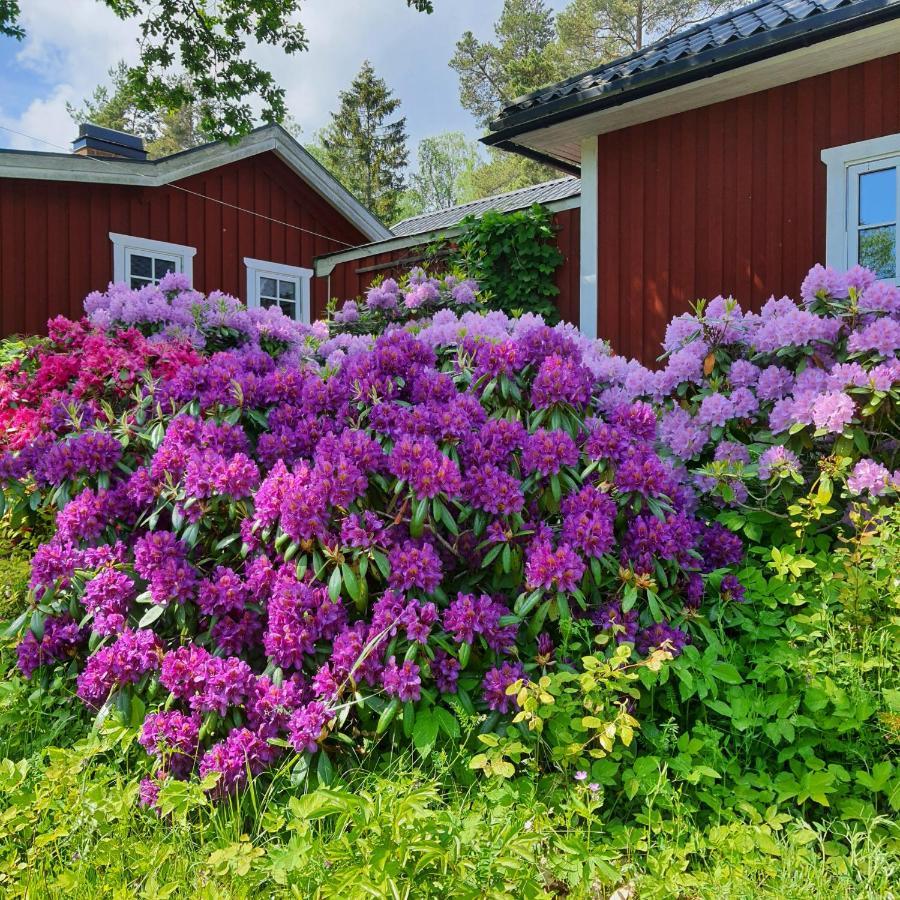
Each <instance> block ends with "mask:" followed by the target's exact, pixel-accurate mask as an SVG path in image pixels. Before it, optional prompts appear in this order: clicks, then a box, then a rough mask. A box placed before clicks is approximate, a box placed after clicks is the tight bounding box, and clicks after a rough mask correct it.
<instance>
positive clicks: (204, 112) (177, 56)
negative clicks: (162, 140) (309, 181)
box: [0, 0, 433, 138]
mask: <svg viewBox="0 0 900 900" xmlns="http://www.w3.org/2000/svg"><path fill="white" fill-rule="evenodd" d="M98 2H101V3H104V4H105V5H106V6H107V7H109V9H111V10H112V11H113V12H114V13H115V14H116V15H117V16H118V17H119V18H120V19H123V20H129V19H135V20H137V21H138V22H139V28H140V38H139V39H138V46H139V48H140V59H139V61H138V64H137V65H135V66H131V67H129V69H128V73H127V80H128V84H129V86H130V90H131V92H132V96H133V99H134V101H135V103H136V105H137V106H138V107H139V108H140V109H141V110H143V111H144V112H147V113H150V112H153V111H155V110H160V109H165V110H170V111H175V110H182V109H184V108H185V107H186V106H189V105H192V106H194V107H195V108H196V109H198V110H199V111H200V119H199V127H200V129H202V131H204V132H205V133H207V134H209V135H210V136H212V137H214V138H225V137H234V136H239V135H241V134H245V133H247V132H248V131H250V130H251V128H253V125H254V123H255V119H256V114H255V109H256V108H257V107H258V106H261V107H262V111H261V113H260V117H261V118H262V120H263V121H265V122H280V121H282V119H284V117H285V114H286V107H285V91H284V88H282V87H280V86H279V85H278V84H277V83H276V82H275V78H274V76H273V75H272V73H271V72H268V71H267V70H266V69H264V68H262V67H261V66H259V65H258V64H257V63H256V62H254V61H253V60H252V59H251V58H250V56H249V55H248V54H247V52H246V51H247V43H248V41H251V42H253V43H256V44H268V45H270V46H275V47H280V48H281V49H282V50H283V51H284V52H285V53H297V52H299V51H301V50H305V49H306V48H307V38H306V31H305V29H304V28H303V25H302V24H301V23H300V21H299V20H298V15H299V13H300V6H301V0H98ZM406 2H407V6H409V7H411V8H414V9H417V10H420V11H422V12H429V13H430V12H432V11H433V4H432V2H431V0H406ZM20 18H21V3H20V0H0V35H5V36H7V37H12V38H16V39H18V40H22V39H23V38H24V37H25V29H24V28H23V26H22V24H21V22H20ZM176 72H178V73H180V74H182V75H183V76H184V77H183V78H180V77H179V78H173V77H172V76H173V74H174V73H176Z"/></svg>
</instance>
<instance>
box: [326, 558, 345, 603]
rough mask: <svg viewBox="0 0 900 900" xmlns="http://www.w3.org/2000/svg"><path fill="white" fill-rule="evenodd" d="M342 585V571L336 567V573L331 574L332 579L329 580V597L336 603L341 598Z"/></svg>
mask: <svg viewBox="0 0 900 900" xmlns="http://www.w3.org/2000/svg"><path fill="white" fill-rule="evenodd" d="M342 584H343V579H342V578H341V570H340V568H339V567H338V566H335V568H334V571H333V572H332V573H331V577H330V578H329V579H328V596H329V597H330V598H331V599H332V600H333V601H335V602H337V600H338V598H339V597H340V596H341V587H342Z"/></svg>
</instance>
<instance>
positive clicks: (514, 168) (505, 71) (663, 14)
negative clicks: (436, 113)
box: [450, 0, 738, 196]
mask: <svg viewBox="0 0 900 900" xmlns="http://www.w3.org/2000/svg"><path fill="white" fill-rule="evenodd" d="M737 3H738V0H571V2H570V3H569V4H568V6H566V8H565V9H564V10H562V12H560V13H559V14H558V15H554V13H553V11H552V9H551V8H550V7H549V6H548V4H547V3H546V2H545V0H505V2H504V4H503V11H502V12H501V14H500V18H499V19H498V20H497V22H496V23H495V25H494V39H493V40H491V41H480V40H478V38H476V37H475V35H474V34H473V33H472V32H471V31H467V32H465V33H464V34H463V36H462V37H461V38H460V40H459V41H458V42H457V45H456V52H455V53H454V55H453V58H452V59H451V60H450V66H451V68H453V69H455V71H456V72H457V74H458V75H459V99H460V103H461V104H462V105H463V107H465V109H467V110H468V111H469V112H470V113H471V114H472V115H473V116H474V117H475V118H476V119H477V120H478V122H479V123H480V124H481V125H483V126H485V127H486V126H487V125H488V124H489V123H490V122H491V120H492V119H494V118H496V116H497V113H498V112H499V111H500V109H501V108H502V107H503V106H505V105H507V104H509V103H512V102H513V101H514V100H515V99H516V98H518V97H520V96H522V95H523V94H527V93H529V92H530V91H533V90H537V89H538V88H541V87H544V86H546V85H548V84H551V83H553V82H555V81H560V80H562V79H565V78H569V77H571V76H573V75H577V74H579V73H581V72H584V71H586V70H588V69H591V68H594V67H596V66H599V65H602V64H603V63H605V62H609V61H611V60H612V59H615V58H616V57H619V56H622V55H626V54H628V53H632V52H634V51H635V50H638V49H640V48H641V47H642V46H644V45H645V44H646V43H647V42H649V41H651V40H657V39H659V38H664V37H667V36H669V35H671V34H673V33H675V32H676V31H680V30H681V29H683V28H687V27H689V26H690V25H693V24H695V23H697V22H701V21H703V20H704V19H707V18H709V17H710V16H713V15H717V14H718V13H721V12H724V11H726V10H727V9H730V8H732V7H734V6H736V5H737ZM556 175H558V173H556V172H555V170H553V169H550V168H548V167H546V166H541V165H539V164H538V163H534V162H531V161H530V160H526V159H514V160H511V159H510V158H508V157H507V156H506V155H505V154H504V155H502V156H494V158H493V159H492V160H491V161H490V162H488V163H486V164H485V165H484V166H483V167H481V169H480V170H476V172H475V173H474V174H473V181H474V182H475V183H477V184H479V185H480V186H481V187H480V190H481V193H480V196H485V195H486V194H490V193H501V192H503V191H510V190H515V189H516V188H518V187H524V186H527V185H529V184H536V183H538V182H541V181H546V180H548V179H550V178H553V177H556ZM476 190H478V189H476Z"/></svg>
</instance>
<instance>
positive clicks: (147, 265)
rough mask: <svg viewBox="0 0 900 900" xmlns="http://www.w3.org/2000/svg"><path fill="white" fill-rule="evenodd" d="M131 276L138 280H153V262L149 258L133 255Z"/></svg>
mask: <svg viewBox="0 0 900 900" xmlns="http://www.w3.org/2000/svg"><path fill="white" fill-rule="evenodd" d="M131 274H132V275H137V276H138V278H153V260H152V259H151V258H150V257H149V256H138V255H137V254H135V253H132V254H131Z"/></svg>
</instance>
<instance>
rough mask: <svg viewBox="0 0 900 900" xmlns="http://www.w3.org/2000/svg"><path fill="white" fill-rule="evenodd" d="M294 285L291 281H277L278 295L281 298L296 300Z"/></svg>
mask: <svg viewBox="0 0 900 900" xmlns="http://www.w3.org/2000/svg"><path fill="white" fill-rule="evenodd" d="M295 291H296V286H295V285H294V282H293V281H279V282H278V297H279V299H281V300H291V301H293V300H296V299H297V295H296V293H295Z"/></svg>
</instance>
